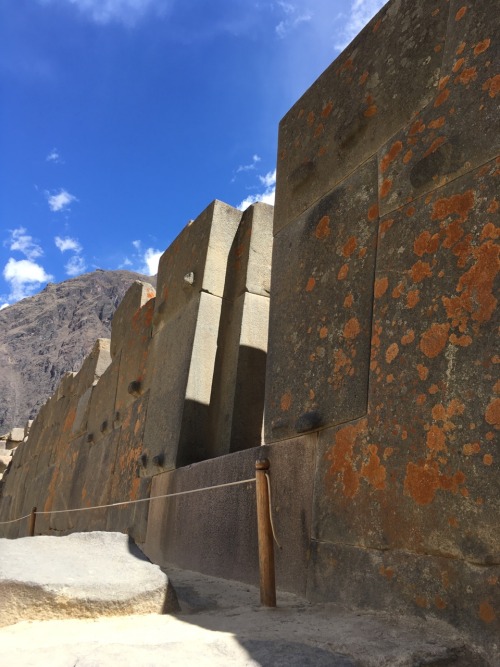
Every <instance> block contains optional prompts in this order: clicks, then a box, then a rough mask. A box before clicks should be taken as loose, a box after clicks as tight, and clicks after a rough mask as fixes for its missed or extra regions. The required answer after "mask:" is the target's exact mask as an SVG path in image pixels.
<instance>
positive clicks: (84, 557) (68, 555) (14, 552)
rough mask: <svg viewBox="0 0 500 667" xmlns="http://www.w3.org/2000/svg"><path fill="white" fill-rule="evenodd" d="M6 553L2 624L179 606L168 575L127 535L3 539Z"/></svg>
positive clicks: (0, 562) (0, 572)
mask: <svg viewBox="0 0 500 667" xmlns="http://www.w3.org/2000/svg"><path fill="white" fill-rule="evenodd" d="M0 553H1V554H2V557H1V559H0V627H2V626H5V625H11V624H13V623H17V622H19V621H22V620H35V619H44V620H48V619H56V618H61V619H64V618H95V617H99V616H117V615H125V614H151V613H157V614H162V613H168V612H172V611H176V610H177V609H178V603H177V597H176V595H175V592H174V590H173V588H172V586H171V584H170V583H169V580H168V578H167V576H166V575H165V574H164V573H163V572H162V571H161V569H160V568H159V567H158V566H157V565H153V564H152V563H151V562H150V561H149V560H148V559H147V558H146V557H145V556H144V554H143V553H142V552H141V551H140V550H139V549H138V547H137V546H136V545H135V544H134V542H133V541H132V540H131V539H130V538H129V537H128V536H127V535H124V534H122V533H105V532H94V533H73V534H72V535H67V536H65V537H52V536H50V537H48V536H36V537H24V538H20V539H17V540H7V539H0Z"/></svg>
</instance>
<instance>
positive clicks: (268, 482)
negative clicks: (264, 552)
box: [266, 472, 281, 549]
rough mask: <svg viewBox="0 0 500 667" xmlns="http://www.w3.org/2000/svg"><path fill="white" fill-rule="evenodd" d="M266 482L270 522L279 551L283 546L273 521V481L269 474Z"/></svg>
mask: <svg viewBox="0 0 500 667" xmlns="http://www.w3.org/2000/svg"><path fill="white" fill-rule="evenodd" d="M266 480H267V490H268V493H269V520H270V522H271V530H272V533H273V539H274V541H275V542H276V544H277V546H278V549H281V545H280V543H279V542H278V538H277V537H276V531H275V530H274V521H273V503H272V498H271V479H270V477H269V473H267V472H266Z"/></svg>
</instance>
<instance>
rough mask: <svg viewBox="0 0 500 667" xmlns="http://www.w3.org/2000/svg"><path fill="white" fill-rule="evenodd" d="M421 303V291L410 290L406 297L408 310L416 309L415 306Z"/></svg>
mask: <svg viewBox="0 0 500 667" xmlns="http://www.w3.org/2000/svg"><path fill="white" fill-rule="evenodd" d="M419 301H420V290H418V289H414V290H410V291H409V292H408V294H407V295H406V306H407V307H408V308H415V306H416V305H417V303H418V302H419Z"/></svg>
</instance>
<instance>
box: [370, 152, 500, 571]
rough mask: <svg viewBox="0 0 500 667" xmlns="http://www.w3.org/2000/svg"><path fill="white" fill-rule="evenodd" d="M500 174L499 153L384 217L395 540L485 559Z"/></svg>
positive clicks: (382, 363) (388, 499)
mask: <svg viewBox="0 0 500 667" xmlns="http://www.w3.org/2000/svg"><path fill="white" fill-rule="evenodd" d="M498 180H499V172H498V166H497V165H496V163H495V161H493V162H491V163H490V164H488V165H486V166H484V167H481V168H480V169H478V170H476V171H475V172H472V173H469V174H466V175H465V176H463V177H461V178H458V179H456V180H454V181H453V182H452V183H449V184H448V185H446V186H444V187H442V188H440V189H439V190H435V191H433V192H432V193H430V194H429V195H428V196H427V197H425V198H423V197H422V198H420V199H418V200H417V201H415V202H413V203H412V204H411V205H408V206H406V207H404V208H402V209H400V210H398V211H396V212H394V213H393V214H391V215H390V216H389V215H388V216H386V217H385V218H382V220H381V234H380V239H379V246H378V258H377V277H376V282H375V296H376V299H375V307H374V316H373V347H372V358H371V369H372V380H371V382H370V399H369V402H370V414H369V420H370V429H371V433H370V450H371V454H370V458H371V459H372V460H373V461H374V462H376V461H377V459H379V460H380V465H381V466H382V468H381V469H380V471H379V473H378V475H379V476H380V479H381V480H382V476H383V475H385V473H384V471H383V470H384V469H386V479H385V482H384V483H382V481H380V485H381V487H383V486H385V488H384V489H383V490H381V498H383V501H381V502H382V503H383V506H384V507H385V508H386V509H384V512H383V516H384V523H385V526H384V532H385V533H386V539H387V540H388V542H389V543H391V544H393V545H400V546H401V547H402V548H403V545H404V546H405V547H407V548H410V549H415V550H417V551H422V550H424V551H426V552H428V553H439V554H442V555H450V556H453V557H457V558H465V559H467V560H470V561H471V562H476V563H483V564H487V563H491V562H498V561H499V559H500V538H499V536H498V531H497V530H496V528H495V526H496V525H497V524H498V517H499V516H500V501H499V498H500V486H499V484H500V476H499V465H500V461H499V459H498V451H497V445H496V443H498V429H499V428H500V417H499V406H500V401H499V398H498V394H497V392H498V390H499V384H498V377H499V375H498V362H499V361H500V357H499V355H498V342H497V336H498V286H499V268H500V263H499V245H498V240H496V239H497V237H498V223H497V226H496V227H495V221H496V220H497V219H498V203H497V198H498ZM367 465H368V461H367ZM372 467H374V468H375V467H377V468H378V464H377V466H375V463H373V464H372Z"/></svg>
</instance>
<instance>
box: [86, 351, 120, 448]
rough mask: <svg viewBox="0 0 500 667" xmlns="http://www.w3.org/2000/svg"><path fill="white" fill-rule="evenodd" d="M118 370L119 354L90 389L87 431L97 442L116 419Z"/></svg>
mask: <svg viewBox="0 0 500 667" xmlns="http://www.w3.org/2000/svg"><path fill="white" fill-rule="evenodd" d="M119 370H120V354H118V355H117V356H116V357H115V358H114V359H113V361H112V362H111V364H110V365H109V366H108V368H107V369H106V370H105V371H104V373H103V374H102V376H101V377H100V378H99V380H98V382H97V384H96V385H95V386H94V388H93V390H92V395H91V398H90V406H89V415H88V420H87V432H88V434H89V436H90V437H91V440H92V442H99V440H101V438H103V437H104V436H105V435H106V433H109V432H110V431H112V430H113V428H114V427H115V422H116V421H118V420H117V419H116V411H115V402H116V387H117V384H118V373H119Z"/></svg>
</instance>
